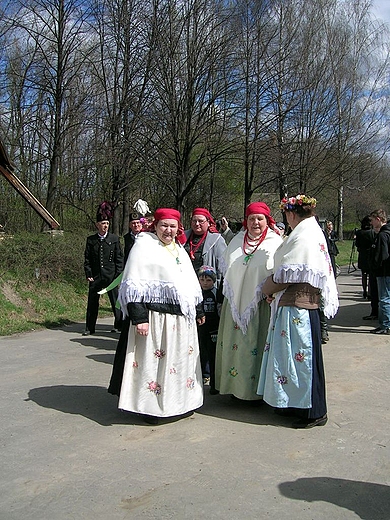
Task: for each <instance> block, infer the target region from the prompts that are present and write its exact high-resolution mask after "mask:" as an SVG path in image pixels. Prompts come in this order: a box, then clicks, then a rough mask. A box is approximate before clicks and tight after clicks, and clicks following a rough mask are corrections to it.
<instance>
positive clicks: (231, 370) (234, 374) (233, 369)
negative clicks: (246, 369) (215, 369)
mask: <svg viewBox="0 0 390 520" xmlns="http://www.w3.org/2000/svg"><path fill="white" fill-rule="evenodd" d="M229 374H230V375H231V376H233V377H236V376H238V371H237V369H236V368H235V367H232V368H231V369H230V370H229Z"/></svg>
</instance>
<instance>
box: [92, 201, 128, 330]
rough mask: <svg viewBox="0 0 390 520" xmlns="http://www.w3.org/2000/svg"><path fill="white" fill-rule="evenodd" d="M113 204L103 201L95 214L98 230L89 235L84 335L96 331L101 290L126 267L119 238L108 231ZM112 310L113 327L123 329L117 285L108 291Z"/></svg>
mask: <svg viewBox="0 0 390 520" xmlns="http://www.w3.org/2000/svg"><path fill="white" fill-rule="evenodd" d="M111 216H112V211H111V206H110V205H109V204H108V203H106V202H103V203H102V204H101V205H100V206H99V209H98V212H97V216H96V227H97V230H98V232H97V233H95V234H94V235H91V236H89V237H88V238H87V243H86V246H85V252H84V271H85V276H86V278H87V280H88V282H89V290H88V305H87V317H86V327H85V331H84V333H83V335H84V336H89V335H90V334H94V333H95V327H96V321H97V317H98V313H99V298H100V295H99V294H98V291H100V290H101V289H104V288H105V287H107V286H108V285H109V284H110V283H111V282H112V281H113V280H114V279H115V278H116V277H117V276H118V275H119V274H120V273H121V272H122V270H123V254H122V250H121V246H120V242H119V237H117V236H116V235H114V234H112V233H109V231H108V229H109V226H110V218H111ZM108 297H109V299H110V303H111V308H112V312H113V313H114V317H115V321H114V329H113V331H115V332H119V331H120V328H121V325H122V323H121V311H120V309H117V308H116V307H115V304H116V300H117V298H118V288H117V287H115V288H114V289H112V290H111V291H108Z"/></svg>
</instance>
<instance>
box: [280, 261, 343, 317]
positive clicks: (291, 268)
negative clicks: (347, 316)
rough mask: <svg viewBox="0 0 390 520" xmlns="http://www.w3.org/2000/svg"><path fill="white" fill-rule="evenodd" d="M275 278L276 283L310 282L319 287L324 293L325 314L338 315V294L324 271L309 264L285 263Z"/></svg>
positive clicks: (329, 315)
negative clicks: (331, 286) (331, 288)
mask: <svg viewBox="0 0 390 520" xmlns="http://www.w3.org/2000/svg"><path fill="white" fill-rule="evenodd" d="M331 276H333V274H331ZM273 279H274V282H275V283H291V284H293V283H308V284H310V285H312V286H313V287H317V288H318V289H320V290H321V293H322V298H323V301H324V309H323V310H324V314H325V316H326V317H327V318H333V316H335V315H336V313H337V310H338V308H339V299H338V295H337V292H335V291H331V290H330V287H329V278H328V276H327V275H326V273H324V271H322V270H320V269H313V268H310V267H308V265H307V264H293V265H288V264H284V265H281V266H280V267H279V268H278V269H277V271H276V272H275V274H274V275H273Z"/></svg>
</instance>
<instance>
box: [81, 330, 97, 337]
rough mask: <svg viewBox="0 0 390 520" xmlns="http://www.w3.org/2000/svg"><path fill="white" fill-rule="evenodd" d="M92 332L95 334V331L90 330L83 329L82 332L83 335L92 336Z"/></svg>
mask: <svg viewBox="0 0 390 520" xmlns="http://www.w3.org/2000/svg"><path fill="white" fill-rule="evenodd" d="M93 334H95V332H91V331H90V330H85V331H84V332H83V336H92V335H93Z"/></svg>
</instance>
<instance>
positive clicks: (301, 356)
mask: <svg viewBox="0 0 390 520" xmlns="http://www.w3.org/2000/svg"><path fill="white" fill-rule="evenodd" d="M294 358H295V361H299V363H302V362H303V361H304V360H305V354H304V353H303V352H301V351H299V352H297V353H296V354H295V356H294Z"/></svg>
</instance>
